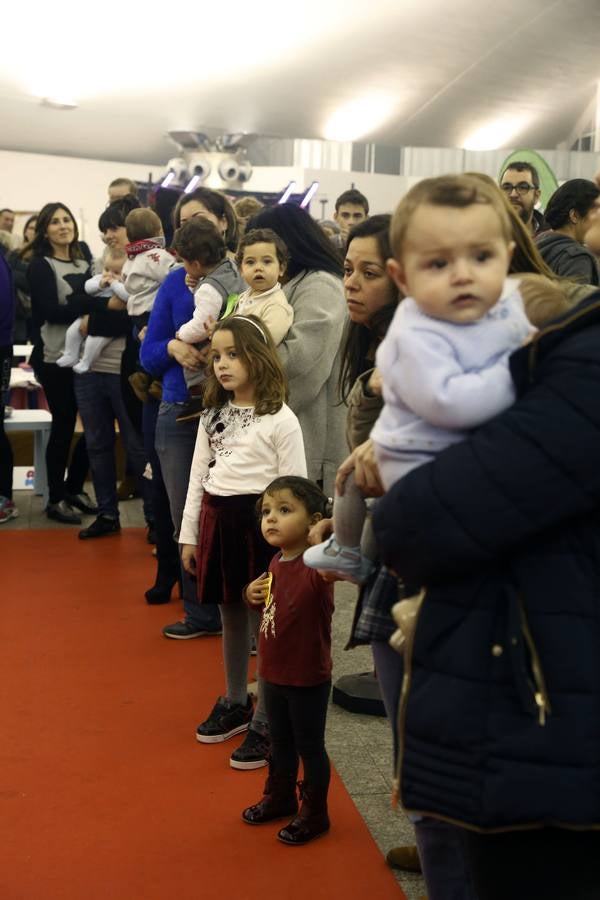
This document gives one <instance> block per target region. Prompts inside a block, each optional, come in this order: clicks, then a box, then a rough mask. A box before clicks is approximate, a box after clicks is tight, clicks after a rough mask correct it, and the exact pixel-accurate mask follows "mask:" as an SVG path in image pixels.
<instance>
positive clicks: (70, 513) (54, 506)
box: [46, 500, 81, 525]
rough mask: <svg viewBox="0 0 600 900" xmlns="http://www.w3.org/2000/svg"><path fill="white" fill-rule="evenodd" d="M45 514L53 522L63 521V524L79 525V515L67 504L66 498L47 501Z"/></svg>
mask: <svg viewBox="0 0 600 900" xmlns="http://www.w3.org/2000/svg"><path fill="white" fill-rule="evenodd" d="M46 515H47V516H48V518H49V519H54V521H55V522H64V523H65V525H81V516H80V515H78V514H77V513H76V512H75V510H74V509H72V508H71V507H70V506H69V504H68V503H67V501H66V500H59V502H58V503H49V504H48V506H47V507H46Z"/></svg>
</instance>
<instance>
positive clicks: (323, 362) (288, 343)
mask: <svg viewBox="0 0 600 900" xmlns="http://www.w3.org/2000/svg"><path fill="white" fill-rule="evenodd" d="M252 228H271V229H272V230H273V231H274V232H275V234H278V235H279V237H280V238H281V239H282V240H283V242H284V243H285V245H286V247H287V249H288V253H289V262H288V268H287V271H286V274H285V279H283V290H284V293H285V295H286V297H287V299H288V302H289V303H290V305H291V306H292V307H293V309H294V323H293V325H292V327H291V328H290V330H289V332H288V334H287V336H286V337H285V338H284V340H283V341H282V343H281V344H279V346H278V348H277V350H278V353H279V357H280V359H281V361H282V363H283V367H284V369H285V372H286V375H287V378H288V383H289V390H290V399H289V405H290V407H291V409H292V410H293V411H294V412H295V413H296V415H297V416H298V419H299V420H300V425H301V427H302V433H303V435H304V443H305V448H306V462H307V465H308V477H309V478H310V479H311V480H313V481H317V482H320V483H321V484H322V486H323V490H324V491H325V493H326V494H331V493H332V491H333V484H334V481H335V473H336V470H337V467H338V465H339V463H340V462H341V460H342V457H343V453H344V428H345V422H346V410H345V408H344V406H343V404H340V396H339V391H338V385H339V376H340V341H341V339H342V333H343V329H344V323H345V321H346V308H345V303H344V292H343V289H342V281H341V277H342V274H343V269H342V260H341V257H340V256H339V254H338V252H337V250H336V249H335V248H334V247H333V245H332V243H331V241H330V240H329V238H328V237H327V236H326V234H325V233H324V232H323V230H322V229H321V228H320V227H319V225H318V224H317V223H316V222H315V220H314V219H313V218H311V216H310V215H309V214H308V213H307V212H306V211H305V210H303V209H300V207H298V206H294V205H292V204H282V205H280V206H272V207H270V208H269V209H265V210H263V211H262V212H260V213H259V214H258V215H257V216H255V217H254V218H253V219H251V220H250V222H249V223H248V230H250V229H252Z"/></svg>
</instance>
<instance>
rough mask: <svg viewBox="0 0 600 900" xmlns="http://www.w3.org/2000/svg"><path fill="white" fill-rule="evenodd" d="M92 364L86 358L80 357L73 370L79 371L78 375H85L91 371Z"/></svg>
mask: <svg viewBox="0 0 600 900" xmlns="http://www.w3.org/2000/svg"><path fill="white" fill-rule="evenodd" d="M89 369H90V364H89V362H86V360H85V359H80V360H79V362H78V363H77V365H76V366H73V371H74V372H77V374H78V375H83V373H84V372H89Z"/></svg>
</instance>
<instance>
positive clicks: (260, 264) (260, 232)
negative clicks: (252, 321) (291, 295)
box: [234, 228, 294, 346]
mask: <svg viewBox="0 0 600 900" xmlns="http://www.w3.org/2000/svg"><path fill="white" fill-rule="evenodd" d="M236 260H237V264H238V266H239V267H240V272H241V274H242V278H243V279H244V281H245V282H246V284H248V285H249V287H248V290H247V291H244V292H243V293H242V294H240V297H239V300H238V302H237V305H236V307H235V312H234V315H242V316H248V315H253V316H256V317H257V318H258V319H260V320H261V322H263V324H264V325H266V326H267V328H268V329H269V331H270V332H271V337H272V338H273V341H274V343H275V346H278V345H279V344H280V343H281V342H282V340H283V339H284V337H285V336H286V334H287V333H288V331H289V330H290V328H291V326H292V323H293V321H294V310H293V309H292V307H291V306H290V304H289V303H288V300H287V297H286V296H285V294H284V293H283V291H282V289H281V283H280V279H281V278H282V276H283V275H284V274H285V270H286V267H287V260H288V253H287V247H286V246H285V244H284V243H283V241H282V240H281V238H280V237H279V235H278V234H275V232H274V231H272V230H271V229H270V228H253V229H252V231H249V232H247V233H246V234H245V235H244V237H243V238H242V240H241V241H240V245H239V247H238V252H237V257H236Z"/></svg>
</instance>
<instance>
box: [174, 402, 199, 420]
mask: <svg viewBox="0 0 600 900" xmlns="http://www.w3.org/2000/svg"><path fill="white" fill-rule="evenodd" d="M203 411H204V403H203V400H202V397H192V399H191V400H189V401H188V402H187V403H186V404H185V406H184V407H183V409H182V410H181V412H180V413H179V415H178V416H177V418H176V420H175V421H176V422H189V421H190V420H191V419H199V418H200V416H201V415H202V413H203Z"/></svg>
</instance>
